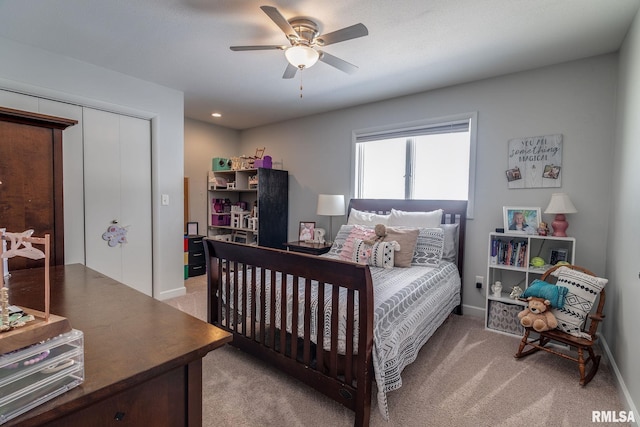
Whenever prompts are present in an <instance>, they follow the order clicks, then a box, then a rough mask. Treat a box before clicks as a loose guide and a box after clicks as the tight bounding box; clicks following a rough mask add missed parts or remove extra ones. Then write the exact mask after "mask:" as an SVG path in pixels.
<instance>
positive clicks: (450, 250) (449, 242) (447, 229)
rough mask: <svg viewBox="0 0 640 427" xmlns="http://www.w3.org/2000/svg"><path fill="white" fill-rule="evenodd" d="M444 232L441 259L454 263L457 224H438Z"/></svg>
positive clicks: (456, 250)
mask: <svg viewBox="0 0 640 427" xmlns="http://www.w3.org/2000/svg"><path fill="white" fill-rule="evenodd" d="M440 228H442V229H443V230H444V249H443V250H442V259H443V260H444V261H450V262H456V260H457V259H458V224H440Z"/></svg>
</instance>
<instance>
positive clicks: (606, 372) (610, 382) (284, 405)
mask: <svg viewBox="0 0 640 427" xmlns="http://www.w3.org/2000/svg"><path fill="white" fill-rule="evenodd" d="M186 286H187V289H188V292H187V294H186V295H184V296H182V297H178V298H174V299H172V300H168V301H167V303H169V304H171V305H172V306H174V307H177V308H179V309H180V310H183V311H185V312H188V313H190V314H192V315H194V316H195V317H198V318H200V319H203V320H206V284H205V282H204V276H200V277H196V278H191V279H189V280H187V282H186ZM518 342H519V339H518V338H514V337H510V336H505V335H501V334H497V333H494V332H490V331H487V330H485V329H484V327H483V320H482V319H479V318H475V317H471V316H451V317H450V318H449V320H448V321H447V322H446V323H445V324H444V325H443V326H442V327H441V328H440V329H439V330H438V331H437V332H436V333H435V334H434V336H433V337H432V338H431V339H430V340H429V342H428V343H427V344H426V345H425V346H424V347H423V348H422V350H421V351H420V354H419V355H418V359H417V360H416V361H415V362H414V363H412V364H411V365H410V366H408V367H407V368H406V369H405V370H404V372H403V374H402V378H403V386H402V388H400V389H399V390H396V391H392V392H390V393H388V395H387V396H388V401H389V412H390V414H391V420H390V421H389V422H386V421H385V420H384V419H383V418H382V416H381V415H380V413H379V412H378V408H377V404H376V399H375V393H376V392H377V390H376V387H375V385H374V387H373V394H374V397H373V398H372V405H371V406H372V409H371V425H372V426H387V427H390V426H394V427H395V426H416V427H417V426H438V427H440V426H455V427H464V426H504V427H510V426H525V425H545V426H562V427H571V426H576V427H578V426H588V425H594V426H595V425H597V426H605V425H607V424H605V423H598V424H592V422H591V416H592V411H593V410H615V411H620V410H623V409H624V408H623V407H622V404H621V402H620V400H619V397H618V394H617V391H616V388H615V386H614V378H613V376H612V373H611V369H610V366H609V365H608V363H607V361H606V360H604V359H603V361H602V363H601V364H600V370H599V371H598V373H597V375H596V376H595V378H594V379H593V380H592V381H591V383H589V384H588V385H587V386H586V387H581V386H580V385H579V384H578V378H579V377H578V370H577V366H576V364H575V363H573V362H570V361H567V360H565V359H561V358H559V357H556V356H552V355H549V354H546V353H538V354H534V355H531V356H529V357H527V358H525V359H521V360H516V359H514V358H513V354H514V353H515V352H516V350H517V346H518ZM600 353H601V352H600ZM203 408H204V409H203V417H204V423H203V424H204V426H205V427H209V426H320V425H322V426H350V425H353V421H354V415H353V413H352V412H351V411H349V410H347V409H346V408H344V407H342V406H340V405H338V404H337V403H335V402H333V401H332V400H330V399H328V398H326V397H325V396H323V395H322V394H320V393H318V392H316V391H315V390H313V389H311V388H310V387H308V386H306V385H304V384H302V383H300V382H298V381H297V380H294V379H292V378H290V377H288V376H286V375H284V374H282V373H280V372H279V371H276V370H275V369H273V368H271V367H270V366H267V365H266V364H264V363H263V362H261V361H260V360H258V359H256V358H254V357H252V356H249V355H246V354H244V353H242V352H240V351H239V350H237V349H235V348H233V347H231V346H225V347H223V348H220V349H218V350H215V351H213V352H211V353H209V354H208V355H207V356H206V357H205V358H204V361H203ZM612 425H616V426H621V425H624V424H621V423H616V424H612Z"/></svg>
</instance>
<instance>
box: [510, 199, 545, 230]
mask: <svg viewBox="0 0 640 427" xmlns="http://www.w3.org/2000/svg"><path fill="white" fill-rule="evenodd" d="M502 211H503V212H502V214H503V218H504V232H505V233H521V234H538V231H537V230H538V224H539V223H540V221H541V220H542V216H541V215H540V208H529V207H517V206H505V207H503V208H502Z"/></svg>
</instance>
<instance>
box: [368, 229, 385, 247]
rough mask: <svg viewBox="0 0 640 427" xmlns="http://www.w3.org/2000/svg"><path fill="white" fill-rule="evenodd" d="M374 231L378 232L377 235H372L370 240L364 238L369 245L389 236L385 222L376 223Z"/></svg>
mask: <svg viewBox="0 0 640 427" xmlns="http://www.w3.org/2000/svg"><path fill="white" fill-rule="evenodd" d="M374 231H375V233H376V235H375V237H372V238H371V239H369V240H364V243H366V244H367V245H370V246H371V245H373V244H374V243H376V242H382V241H383V240H384V238H385V237H386V236H387V227H385V225H384V224H376V226H375V227H374Z"/></svg>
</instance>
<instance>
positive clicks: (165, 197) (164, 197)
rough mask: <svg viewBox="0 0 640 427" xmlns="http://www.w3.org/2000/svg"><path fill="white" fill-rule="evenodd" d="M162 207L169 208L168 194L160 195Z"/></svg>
mask: <svg viewBox="0 0 640 427" xmlns="http://www.w3.org/2000/svg"><path fill="white" fill-rule="evenodd" d="M162 206H169V195H168V194H163V195H162Z"/></svg>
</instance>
